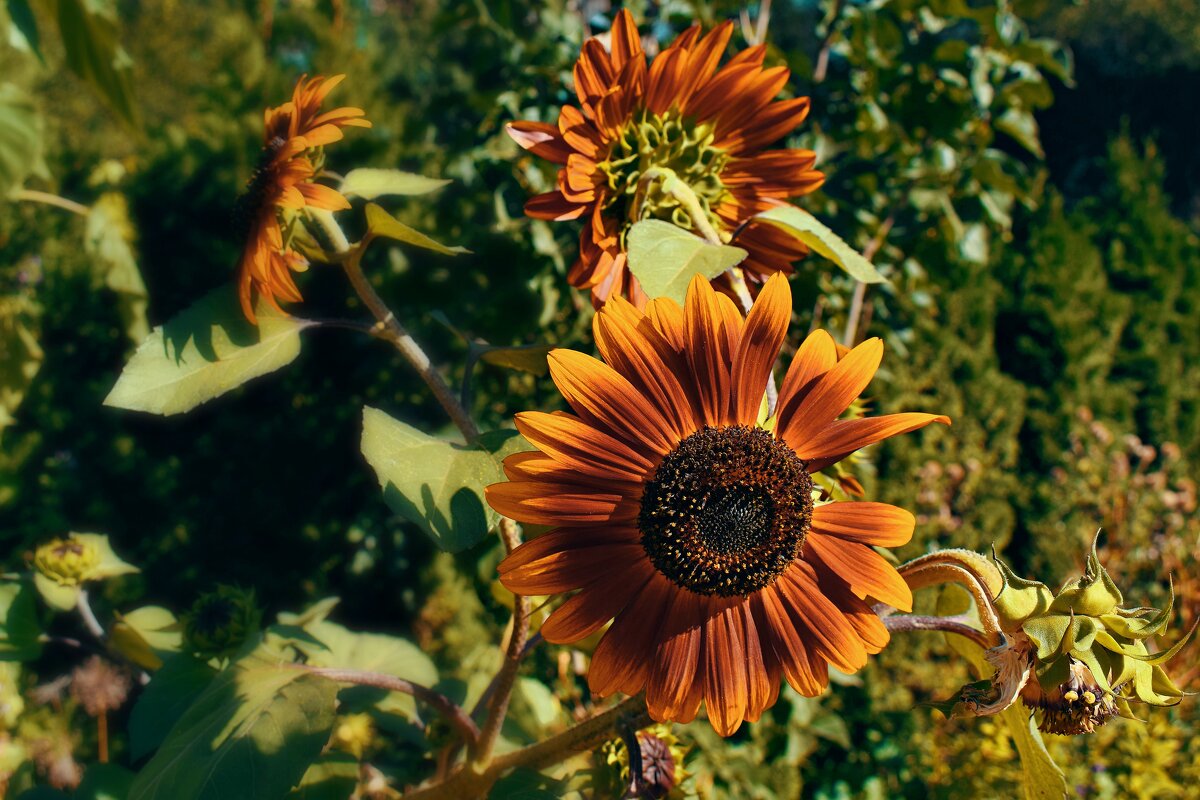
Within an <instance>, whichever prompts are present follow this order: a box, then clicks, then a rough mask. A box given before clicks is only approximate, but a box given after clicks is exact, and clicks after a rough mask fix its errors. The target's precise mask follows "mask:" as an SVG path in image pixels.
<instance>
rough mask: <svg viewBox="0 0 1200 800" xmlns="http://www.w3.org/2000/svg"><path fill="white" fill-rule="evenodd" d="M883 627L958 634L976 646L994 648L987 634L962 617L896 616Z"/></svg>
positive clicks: (884, 621)
mask: <svg viewBox="0 0 1200 800" xmlns="http://www.w3.org/2000/svg"><path fill="white" fill-rule="evenodd" d="M883 625H884V627H885V628H887V629H888V630H889V631H942V632H943V633H957V634H958V635H959V636H964V637H966V638H967V639H970V640H971V641H972V642H974V643H975V644H977V645H979V646H980V647H982V648H983V649H984V650H987V649H989V648H991V647H992V646H993V642H991V640H989V639H988V637H987V634H985V633H983V632H982V631H979V630H976V629H975V628H972V627H971V626H970V625H968V624H967V623H966V621H965V620H964V619H963V618H962V617H920V616H912V615H907V614H894V615H892V616H890V617H884V618H883Z"/></svg>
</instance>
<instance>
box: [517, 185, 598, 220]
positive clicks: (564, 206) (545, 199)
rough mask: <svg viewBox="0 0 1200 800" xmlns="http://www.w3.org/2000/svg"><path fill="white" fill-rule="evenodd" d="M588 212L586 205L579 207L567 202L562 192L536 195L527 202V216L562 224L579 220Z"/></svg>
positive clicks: (576, 204)
mask: <svg viewBox="0 0 1200 800" xmlns="http://www.w3.org/2000/svg"><path fill="white" fill-rule="evenodd" d="M587 210H588V207H587V206H586V205H579V204H578V203H572V202H570V201H569V200H567V198H565V197H563V195H562V192H546V193H545V194H535V195H534V196H533V197H531V198H529V199H528V200H526V201H525V216H527V217H533V218H534V219H548V220H553V221H555V222H562V221H563V220H568V219H579V218H580V217H582V216H583V215H584V214H585V213H586V212H587Z"/></svg>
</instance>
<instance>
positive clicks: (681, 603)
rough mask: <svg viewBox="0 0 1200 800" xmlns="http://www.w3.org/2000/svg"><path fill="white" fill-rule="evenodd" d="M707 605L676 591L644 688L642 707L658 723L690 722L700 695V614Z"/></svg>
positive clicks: (701, 624) (700, 697)
mask: <svg viewBox="0 0 1200 800" xmlns="http://www.w3.org/2000/svg"><path fill="white" fill-rule="evenodd" d="M707 605H708V604H707V602H706V601H705V599H704V598H703V597H700V596H699V595H696V594H693V593H692V592H686V591H677V592H675V593H674V595H673V596H672V599H671V608H670V609H669V610H668V611H667V613H666V624H665V626H664V630H663V632H662V637H661V638H660V640H659V643H658V649H657V650H656V651H655V654H654V667H653V669H652V670H651V672H650V681H649V683H648V684H647V686H646V706H647V708H648V710H649V711H650V716H651V717H653V718H654V719H655V720H657V721H659V722H681V723H687V722H691V721H692V720H693V719H695V718H696V712H697V711H698V710H699V708H700V700H701V699H702V698H703V695H704V681H703V680H702V679H701V678H700V677H699V672H700V659H701V656H702V649H701V643H702V641H703V638H704V636H703V631H704V612H705V609H706V608H707Z"/></svg>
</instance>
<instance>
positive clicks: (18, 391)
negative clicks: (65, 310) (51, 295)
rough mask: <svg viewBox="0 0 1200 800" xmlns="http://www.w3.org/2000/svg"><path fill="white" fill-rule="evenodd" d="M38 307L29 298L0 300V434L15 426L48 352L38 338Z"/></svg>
mask: <svg viewBox="0 0 1200 800" xmlns="http://www.w3.org/2000/svg"><path fill="white" fill-rule="evenodd" d="M38 310H39V309H38V307H37V305H36V304H35V303H34V302H33V300H32V299H31V298H29V297H27V296H21V295H16V294H14V295H9V296H8V297H4V298H0V431H2V430H3V429H4V428H6V427H7V426H9V425H11V424H13V423H14V422H15V421H16V419H15V418H14V416H13V414H15V413H16V411H17V409H18V408H19V407H20V405H21V401H22V400H24V399H25V393H26V392H28V391H29V387H30V385H32V383H33V378H34V376H35V375H37V373H38V370H39V369H41V367H42V360H43V359H44V358H45V353H43V352H42V348H41V345H40V344H38V339H37V333H36V330H37V314H38Z"/></svg>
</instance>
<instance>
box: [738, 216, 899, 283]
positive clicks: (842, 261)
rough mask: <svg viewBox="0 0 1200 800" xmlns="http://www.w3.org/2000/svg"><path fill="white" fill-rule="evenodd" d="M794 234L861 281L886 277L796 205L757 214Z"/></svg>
mask: <svg viewBox="0 0 1200 800" xmlns="http://www.w3.org/2000/svg"><path fill="white" fill-rule="evenodd" d="M758 218H759V219H765V220H767V221H768V222H771V223H774V224H776V225H778V226H779V227H781V228H783V229H785V230H787V231H789V232H790V233H792V234H794V235H795V236H796V237H797V238H799V239H800V241H802V242H804V243H805V244H806V245H808V246H809V247H810V248H812V249H813V250H814V251H816V252H817V253H820V254H821V255H823V256H824V257H825V258H827V259H829V260H830V261H832V262H833V263H835V264H837V265H838V266H839V267H841V268H842V269H844V270H845V271H846V272H847V273H849V274H850V276H851V277H852V278H854V279H855V280H858V281H861V282H862V283H882V282H883V281H884V280H886V278H884V277H883V275H881V274H880V272H879V270H877V269H875V266H874V265H873V264H872V263H871V262H870V261H867V259H865V258H863V257H862V255H861V254H860V253H859V252H858V251H857V250H855V249H854V248H853V247H851V246H850V245H848V244H846V243H845V242H844V241H843V240H842V237H840V236H838V235H837V234H836V233H834V232H833V231H831V230H829V228H827V227H825V225H824V223H822V222H821V221H820V220H818V219H817V218H816V217H814V216H813V215H812V214H810V213H808V212H807V211H805V210H804V209H802V208H797V207H796V206H779V207H778V208H773V209H771V210H770V211H765V212H763V213H762V214H759V215H758Z"/></svg>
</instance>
